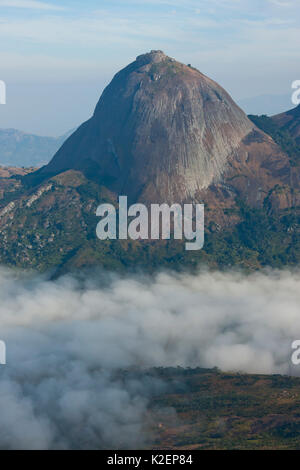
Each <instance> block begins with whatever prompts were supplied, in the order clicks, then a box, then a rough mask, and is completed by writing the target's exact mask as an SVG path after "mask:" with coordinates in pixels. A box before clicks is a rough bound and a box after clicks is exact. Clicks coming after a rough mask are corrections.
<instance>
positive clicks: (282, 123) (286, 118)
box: [272, 104, 300, 145]
mask: <svg viewBox="0 0 300 470" xmlns="http://www.w3.org/2000/svg"><path fill="white" fill-rule="evenodd" d="M272 119H273V121H274V122H275V123H276V124H277V125H278V126H279V127H280V128H281V129H286V130H288V131H289V133H290V134H291V136H292V137H293V138H294V139H295V140H296V142H297V144H299V145H300V104H299V105H298V106H297V107H296V108H293V109H291V110H290V111H287V112H286V113H281V114H277V115H276V116H273V117H272Z"/></svg>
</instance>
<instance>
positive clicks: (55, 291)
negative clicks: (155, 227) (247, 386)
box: [0, 269, 300, 449]
mask: <svg viewBox="0 0 300 470" xmlns="http://www.w3.org/2000/svg"><path fill="white" fill-rule="evenodd" d="M299 305H300V273H299V272H288V271H282V272H277V271H268V272H265V273H256V274H252V275H250V276H245V275H242V274H240V273H234V272H232V273H220V272H213V273H208V272H200V273H199V274H198V275H187V274H180V275H179V274H178V275H177V274H174V273H173V274H172V273H161V274H158V275H156V276H155V277H147V276H143V275H141V276H139V277H134V276H132V277H123V278H121V277H117V276H115V275H108V274H107V273H100V272H99V273H97V274H95V273H94V274H93V275H91V276H89V277H87V278H86V279H83V278H81V279H79V278H75V277H72V276H65V277H63V278H61V279H59V280H56V281H48V280H46V279H43V278H41V277H36V278H32V277H28V276H21V275H18V274H16V273H15V272H12V271H10V270H7V269H1V270H0V339H1V340H4V341H5V342H6V346H7V365H6V366H0V448H13V449H16V448H17V449H31V448H34V449H52V448H99V447H103V448H109V447H110V448H136V447H137V446H143V445H145V442H146V440H147V436H146V434H145V433H144V430H145V413H146V411H147V406H148V400H149V397H151V396H152V395H153V394H154V393H162V392H163V391H164V384H163V383H162V382H161V381H151V383H150V382H149V381H144V380H143V379H141V380H140V381H137V380H133V379H125V380H121V379H120V377H119V375H118V373H117V371H118V370H119V369H129V368H131V367H142V368H148V367H153V366H177V365H180V366H183V367H186V366H190V367H194V366H200V367H215V366H216V367H219V368H221V369H223V370H236V371H243V372H249V373H288V371H289V361H290V356H291V342H292V341H293V340H295V339H300V315H299Z"/></svg>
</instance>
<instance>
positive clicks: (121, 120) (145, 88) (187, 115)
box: [41, 51, 254, 202]
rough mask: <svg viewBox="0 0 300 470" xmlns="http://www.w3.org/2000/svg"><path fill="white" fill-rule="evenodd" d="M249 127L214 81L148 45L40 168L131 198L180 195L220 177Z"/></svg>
mask: <svg viewBox="0 0 300 470" xmlns="http://www.w3.org/2000/svg"><path fill="white" fill-rule="evenodd" d="M253 128H254V124H253V123H252V122H250V120H249V119H248V118H247V116H246V115H245V113H244V112H243V111H242V110H241V109H240V108H239V107H238V106H237V105H236V104H235V103H234V101H233V100H232V98H231V97H230V96H229V95H228V93H227V92H226V91H225V90H223V88H221V87H220V86H219V85H218V84H217V83H215V82H214V81H213V80H211V79H209V78H208V77H206V76H205V75H203V74H202V73H200V72H199V71H198V70H196V69H194V68H192V67H189V66H186V65H183V64H181V63H179V62H176V61H175V60H174V59H171V58H170V57H167V56H166V55H165V54H164V53H163V52H161V51H151V52H150V53H148V54H143V55H141V56H139V57H137V59H136V61H135V62H133V63H132V64H130V65H129V66H128V67H126V68H125V69H123V70H121V71H120V72H119V73H118V74H117V75H116V76H115V77H114V79H113V80H112V82H111V83H110V85H109V86H108V87H107V88H106V89H105V91H104V92H103V94H102V96H101V98H100V100H99V103H98V104H97V106H96V109H95V113H94V115H93V117H92V118H91V119H90V120H89V121H87V122H86V123H84V124H83V125H82V126H81V127H80V128H79V129H78V130H77V131H76V132H75V133H74V134H73V135H72V136H71V137H70V138H69V139H68V140H67V142H66V143H65V144H64V145H63V146H62V148H61V149H60V150H59V151H58V153H57V154H56V155H55V157H54V158H53V159H52V161H51V162H50V163H49V164H48V165H47V166H46V167H44V168H43V169H42V170H41V174H44V175H50V174H51V175H53V174H56V173H59V172H62V171H64V170H67V169H70V168H72V169H77V170H82V171H84V172H85V173H87V174H90V175H92V176H93V178H94V179H97V180H98V181H99V182H100V181H101V182H104V184H105V185H107V186H109V187H110V189H112V190H114V191H116V192H117V193H123V194H126V195H128V196H129V198H130V199H131V200H137V199H139V200H145V199H146V200H150V201H152V200H154V201H156V202H158V201H166V202H174V201H177V202H180V201H183V200H186V199H191V198H193V197H194V196H195V194H196V193H197V192H198V191H201V190H203V189H205V188H208V186H209V185H210V184H211V183H212V182H217V181H220V180H221V178H222V175H223V173H224V171H225V169H226V164H227V161H228V159H229V157H230V156H231V155H232V154H233V153H234V152H235V151H236V150H237V149H238V148H239V146H240V144H241V141H242V140H243V138H244V137H246V136H247V135H248V134H249V133H250V132H251V131H252V130H253Z"/></svg>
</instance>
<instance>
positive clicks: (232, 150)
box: [0, 51, 300, 270]
mask: <svg viewBox="0 0 300 470" xmlns="http://www.w3.org/2000/svg"><path fill="white" fill-rule="evenodd" d="M272 122H273V121H272ZM260 127H261V126H260V123H259V122H258V121H257V123H256V122H255V119H254V118H253V119H249V117H247V116H246V114H245V113H244V112H243V111H242V110H241V109H240V108H239V107H238V106H237V105H236V104H235V102H234V101H233V100H232V98H231V97H230V96H229V95H228V93H227V92H226V91H225V90H223V89H222V88H221V87H220V86H219V85H218V84H217V83H215V82H214V81H212V80H210V79H209V78H208V77H206V76H205V75H203V74H202V73H201V72H199V71H198V70H196V69H194V68H192V67H190V66H186V65H184V64H181V63H179V62H177V61H175V60H174V59H172V58H169V57H167V56H166V55H165V54H164V53H163V52H162V51H151V52H150V53H147V54H143V55H141V56H139V57H137V59H136V60H135V61H134V62H133V63H132V64H130V65H128V66H127V67H125V69H123V70H121V71H120V72H119V73H117V75H116V76H115V77H114V78H113V80H112V82H111V83H110V84H109V85H108V87H107V88H106V89H105V90H104V92H103V94H102V96H101V98H100V100H99V102H98V104H97V106H96V109H95V112H94V114H93V116H92V117H91V119H90V120H88V121H87V122H85V123H84V124H82V125H81V126H80V127H79V128H78V129H77V130H76V131H75V132H74V133H73V134H72V135H71V136H70V137H69V138H68V139H67V140H66V142H65V143H64V144H63V145H62V147H61V148H60V149H59V151H58V152H57V153H56V154H55V156H54V157H53V159H52V160H51V161H50V162H49V163H48V164H47V165H46V166H44V167H42V168H41V169H39V170H37V171H35V172H32V173H30V174H28V175H26V176H24V177H22V176H18V175H16V176H15V177H11V178H10V183H9V185H8V184H7V181H4V180H5V178H2V182H1V181H0V187H1V186H2V187H4V188H5V189H4V190H3V195H2V199H1V200H0V237H1V238H2V243H1V249H0V262H2V263H6V264H10V265H15V266H21V267H37V268H39V269H41V270H44V269H49V268H51V267H55V266H59V268H60V270H67V269H73V268H82V267H84V266H90V265H101V266H105V267H109V268H112V269H115V268H117V269H120V268H124V269H127V268H128V267H133V266H134V267H137V266H143V267H147V268H149V267H150V268H151V269H152V268H156V267H161V266H167V267H172V266H173V267H176V268H178V267H185V266H191V267H194V266H197V265H198V263H199V262H201V263H205V264H209V265H211V266H224V265H226V266H228V265H241V266H244V267H247V268H250V269H255V268H258V267H261V266H264V265H272V266H282V265H285V264H296V263H297V262H298V260H300V239H299V229H298V225H299V214H298V207H300V193H299V185H300V183H299V182H300V169H299V168H300V167H299V166H298V163H297V159H296V158H295V156H294V154H293V151H292V150H291V151H290V152H287V151H286V148H285V147H284V146H283V145H281V143H280V142H277V141H275V140H274V139H273V138H272V136H271V135H269V134H268V133H266V132H265V131H264V130H263V129H262V128H260ZM6 180H7V178H6ZM121 194H122V195H127V196H128V197H129V199H130V201H131V202H138V201H139V202H144V203H147V204H150V203H161V202H167V203H171V202H172V203H173V202H175V203H182V202H201V203H204V204H205V207H206V223H205V226H206V242H205V246H204V249H203V250H201V251H199V252H193V253H191V252H186V251H185V250H184V244H183V243H182V242H181V241H174V240H170V241H157V242H155V241H147V242H146V241H134V242H133V241H131V240H122V241H118V240H116V241H110V240H108V241H105V242H104V241H102V242H100V241H99V240H98V239H97V237H96V231H95V229H96V225H97V223H98V221H99V219H98V218H97V217H96V215H95V213H96V208H97V206H98V205H99V204H100V203H101V202H110V203H113V204H116V202H117V198H118V196H119V195H121Z"/></svg>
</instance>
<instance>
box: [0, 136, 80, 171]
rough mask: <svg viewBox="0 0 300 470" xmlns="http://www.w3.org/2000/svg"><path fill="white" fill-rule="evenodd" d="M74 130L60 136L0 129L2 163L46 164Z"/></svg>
mask: <svg viewBox="0 0 300 470" xmlns="http://www.w3.org/2000/svg"><path fill="white" fill-rule="evenodd" d="M73 131H74V129H73V130H72V131H69V132H67V133H66V134H64V135H62V136H60V137H44V136H38V135H34V134H29V133H26V132H22V131H19V130H17V129H0V165H2V166H15V167H31V166H34V167H39V166H42V165H46V164H47V163H48V162H49V161H50V160H51V158H52V157H53V155H54V154H55V153H56V152H57V150H58V149H59V148H60V147H61V145H62V144H63V143H64V141H65V140H66V139H67V138H68V137H69V136H70V135H71V134H72V132H73Z"/></svg>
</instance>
